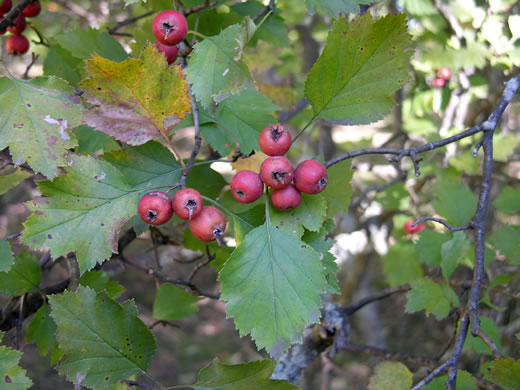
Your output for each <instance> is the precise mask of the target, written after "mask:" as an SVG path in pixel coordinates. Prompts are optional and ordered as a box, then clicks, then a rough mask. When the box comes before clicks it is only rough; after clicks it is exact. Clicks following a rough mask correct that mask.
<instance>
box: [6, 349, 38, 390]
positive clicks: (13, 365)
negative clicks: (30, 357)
mask: <svg viewBox="0 0 520 390" xmlns="http://www.w3.org/2000/svg"><path fill="white" fill-rule="evenodd" d="M21 357H22V353H21V352H20V351H16V350H14V349H11V348H8V347H5V346H3V345H2V346H0V378H2V382H3V383H5V384H3V385H2V389H13V390H25V389H28V388H30V387H31V386H32V381H31V380H30V379H29V378H27V376H26V375H25V370H24V369H22V368H21V367H20V366H19V365H18V362H19V361H20V358H21Z"/></svg>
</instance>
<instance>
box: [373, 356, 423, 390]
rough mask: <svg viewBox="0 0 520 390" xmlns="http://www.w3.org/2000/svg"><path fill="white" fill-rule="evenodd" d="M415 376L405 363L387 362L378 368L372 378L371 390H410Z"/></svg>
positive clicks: (380, 364)
mask: <svg viewBox="0 0 520 390" xmlns="http://www.w3.org/2000/svg"><path fill="white" fill-rule="evenodd" d="M412 378H413V374H412V373H411V372H410V370H409V369H408V368H407V367H406V366H405V365H404V364H403V363H396V362H389V361H385V362H382V363H379V364H378V365H377V366H376V369H375V372H374V375H373V376H372V377H371V378H370V384H369V388H370V389H371V390H388V389H392V390H408V389H410V388H411V387H412Z"/></svg>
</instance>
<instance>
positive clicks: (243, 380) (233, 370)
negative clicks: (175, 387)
mask: <svg viewBox="0 0 520 390" xmlns="http://www.w3.org/2000/svg"><path fill="white" fill-rule="evenodd" d="M275 366H276V363H275V362H274V361H272V360H269V359H265V360H259V361H256V362H250V363H244V364H236V365H231V364H223V363H221V362H219V361H218V360H213V361H212V362H211V363H210V364H209V365H208V366H206V367H204V368H203V369H202V370H200V372H199V377H198V378H197V383H195V384H193V385H191V386H190V387H192V388H193V389H195V390H212V389H213V390H242V389H262V390H291V389H294V390H296V389H297V387H296V386H293V385H291V384H289V383H288V382H287V381H280V380H271V379H269V378H270V377H271V375H272V374H273V371H274V368H275Z"/></svg>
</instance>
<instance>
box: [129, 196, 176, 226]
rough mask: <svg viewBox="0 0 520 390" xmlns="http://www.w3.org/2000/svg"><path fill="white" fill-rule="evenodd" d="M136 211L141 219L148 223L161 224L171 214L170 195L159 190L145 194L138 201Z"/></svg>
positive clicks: (166, 220)
mask: <svg viewBox="0 0 520 390" xmlns="http://www.w3.org/2000/svg"><path fill="white" fill-rule="evenodd" d="M137 211H138V213H139V216H140V217H141V219H142V220H143V221H144V222H146V223H148V224H150V225H162V224H163V223H166V222H168V221H169V220H170V218H171V217H172V214H173V210H172V204H171V201H170V197H169V196H168V195H167V194H165V193H164V192H160V191H153V192H149V193H147V194H145V195H144V196H143V197H142V198H141V200H140V201H139V206H138V208H137Z"/></svg>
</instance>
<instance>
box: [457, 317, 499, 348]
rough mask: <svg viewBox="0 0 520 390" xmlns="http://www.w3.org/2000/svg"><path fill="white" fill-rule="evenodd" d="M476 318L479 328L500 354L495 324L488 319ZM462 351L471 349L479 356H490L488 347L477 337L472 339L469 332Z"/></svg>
mask: <svg viewBox="0 0 520 390" xmlns="http://www.w3.org/2000/svg"><path fill="white" fill-rule="evenodd" d="M478 318H479V320H480V328H481V329H482V330H483V331H484V333H486V334H487V335H488V336H489V337H490V338H491V340H493V342H494V343H495V345H496V346H497V347H498V350H499V351H500V352H502V343H501V342H500V332H499V331H498V328H497V326H496V324H495V322H494V321H493V320H492V319H491V318H488V317H483V316H479V317H478ZM459 327H460V324H459V326H458V327H457V331H458V329H459ZM464 349H472V350H473V351H475V352H476V353H477V354H479V355H491V350H490V349H489V347H488V346H487V345H486V344H485V343H484V342H483V341H482V340H481V339H480V338H479V337H473V336H472V335H471V331H469V333H468V336H467V337H466V341H465V342H464Z"/></svg>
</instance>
